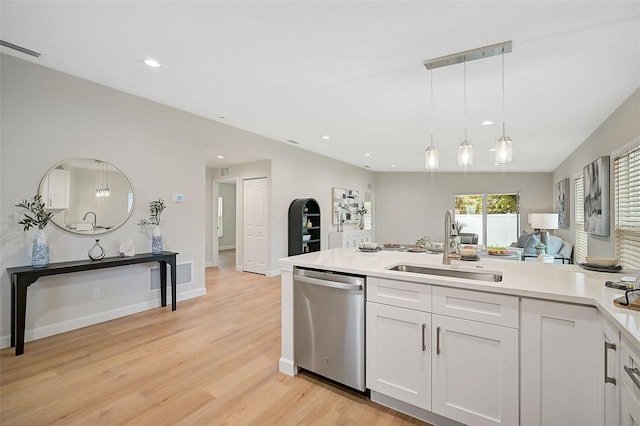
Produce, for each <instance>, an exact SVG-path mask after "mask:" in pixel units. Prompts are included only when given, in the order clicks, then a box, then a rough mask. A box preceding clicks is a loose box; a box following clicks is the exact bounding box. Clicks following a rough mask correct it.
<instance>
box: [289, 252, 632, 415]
mask: <svg viewBox="0 0 640 426" xmlns="http://www.w3.org/2000/svg"><path fill="white" fill-rule="evenodd" d="M279 263H280V267H281V271H282V356H281V359H280V365H279V367H280V371H281V372H283V373H285V374H288V375H291V376H293V375H295V374H297V367H296V362H295V354H294V350H293V348H294V344H293V275H292V272H293V268H294V267H296V266H297V267H306V268H314V269H320V270H329V271H335V272H343V273H352V274H359V275H364V276H366V277H367V291H366V297H367V302H366V303H367V305H366V328H367V331H366V348H367V350H366V369H367V371H366V377H367V380H366V382H367V388H369V389H370V390H371V399H372V400H374V401H376V402H379V403H381V404H383V405H387V406H390V407H392V408H395V409H397V410H399V411H402V412H405V413H407V414H409V415H412V416H414V417H417V418H421V419H423V420H425V421H428V422H431V423H434V424H456V422H459V423H463V424H474V425H476V424H477V425H483V424H487V425H490V424H503V425H515V424H521V425H530V424H536V425H540V424H567V425H569V424H580V425H587V424H594V425H599V424H618V421H620V424H628V422H631V421H636V422H637V421H640V418H638V414H634V413H636V412H640V404H639V403H637V400H638V399H639V398H640V386H636V385H635V383H634V381H633V379H634V377H632V376H633V375H634V374H633V372H634V371H635V372H638V373H639V374H640V371H638V370H635V369H636V368H637V367H638V365H637V364H634V363H635V362H636V360H638V359H639V358H640V357H638V355H637V353H640V326H639V324H640V312H636V311H632V310H628V309H621V308H617V307H614V306H613V299H615V298H617V297H619V296H620V295H622V294H623V292H622V291H620V290H614V289H610V288H607V287H605V286H604V283H605V281H607V280H611V281H617V280H619V279H620V278H621V277H622V276H624V275H626V274H606V273H598V272H588V271H585V270H583V269H582V268H580V267H579V266H577V265H557V264H542V263H537V262H514V261H507V260H501V259H500V258H483V259H481V260H480V261H477V262H465V261H452V264H451V265H443V264H442V255H436V254H425V253H408V252H395V251H379V252H375V253H363V252H360V251H358V250H357V249H345V248H337V249H332V250H325V251H320V252H315V253H310V254H304V255H299V256H293V257H289V258H283V259H280V261H279ZM396 265H413V266H425V267H435V268H440V269H450V270H464V271H482V272H490V273H495V274H501V275H502V281H500V282H486V281H477V280H471V279H461V278H453V277H447V276H438V275H425V274H420V273H409V272H399V271H392V270H390V268H392V267H394V266H396ZM605 331H606V333H605ZM621 341H622V345H621V344H620V342H621ZM621 346H622V350H623V351H624V355H621V350H620V349H621ZM414 349H415V351H414ZM605 362H607V366H606V367H605ZM625 366H626V367H627V368H626V369H623V367H625ZM627 370H629V371H631V372H629V371H627ZM605 377H609V378H610V379H609V380H607V381H605ZM636 378H637V377H636ZM613 382H615V383H613ZM621 400H622V403H621V402H620V401H621ZM636 405H638V406H637V407H636ZM634 410H635V411H634Z"/></svg>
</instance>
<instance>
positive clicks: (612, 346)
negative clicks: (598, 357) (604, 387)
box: [604, 342, 616, 385]
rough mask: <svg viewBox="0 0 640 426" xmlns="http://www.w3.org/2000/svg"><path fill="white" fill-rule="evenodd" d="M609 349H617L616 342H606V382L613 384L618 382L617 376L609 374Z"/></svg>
mask: <svg viewBox="0 0 640 426" xmlns="http://www.w3.org/2000/svg"><path fill="white" fill-rule="evenodd" d="M609 349H611V350H614V351H615V350H616V344H615V343H609V342H604V382H605V383H612V384H614V385H615V384H616V378H615V377H609V374H607V373H608V371H607V369H608V364H609V362H608V360H609V356H608V355H609V352H608V351H609Z"/></svg>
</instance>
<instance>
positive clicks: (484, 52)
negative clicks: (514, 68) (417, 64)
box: [423, 40, 511, 70]
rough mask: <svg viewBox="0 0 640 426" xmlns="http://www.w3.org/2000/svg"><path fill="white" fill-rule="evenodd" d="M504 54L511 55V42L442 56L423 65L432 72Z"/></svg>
mask: <svg viewBox="0 0 640 426" xmlns="http://www.w3.org/2000/svg"><path fill="white" fill-rule="evenodd" d="M504 53H511V40H509V41H504V42H502V43H497V44H492V45H489V46H484V47H478V48H476V49H471V50H466V51H464V52H459V53H453V54H451V55H446V56H440V57H439V58H434V59H428V60H426V61H424V62H423V64H424V66H425V68H427V69H428V70H432V69H434V68H441V67H447V66H449V65H455V64H461V63H463V62H469V61H474V60H476V59H484V58H490V57H491V56H496V55H502V54H504Z"/></svg>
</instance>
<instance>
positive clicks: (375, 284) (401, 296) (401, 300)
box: [367, 277, 431, 312]
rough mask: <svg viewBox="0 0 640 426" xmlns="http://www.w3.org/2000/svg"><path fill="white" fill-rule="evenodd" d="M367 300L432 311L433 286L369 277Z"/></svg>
mask: <svg viewBox="0 0 640 426" xmlns="http://www.w3.org/2000/svg"><path fill="white" fill-rule="evenodd" d="M367 301H369V302H377V303H384V304H385V305H392V306H399V307H401V308H409V309H415V310H418V311H424V312H431V286H430V285H426V284H416V283H410V282H406V281H395V280H387V279H384V278H376V277H367Z"/></svg>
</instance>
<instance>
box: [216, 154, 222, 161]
mask: <svg viewBox="0 0 640 426" xmlns="http://www.w3.org/2000/svg"><path fill="white" fill-rule="evenodd" d="M216 158H219V159H220V160H222V159H223V158H224V155H216Z"/></svg>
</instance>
